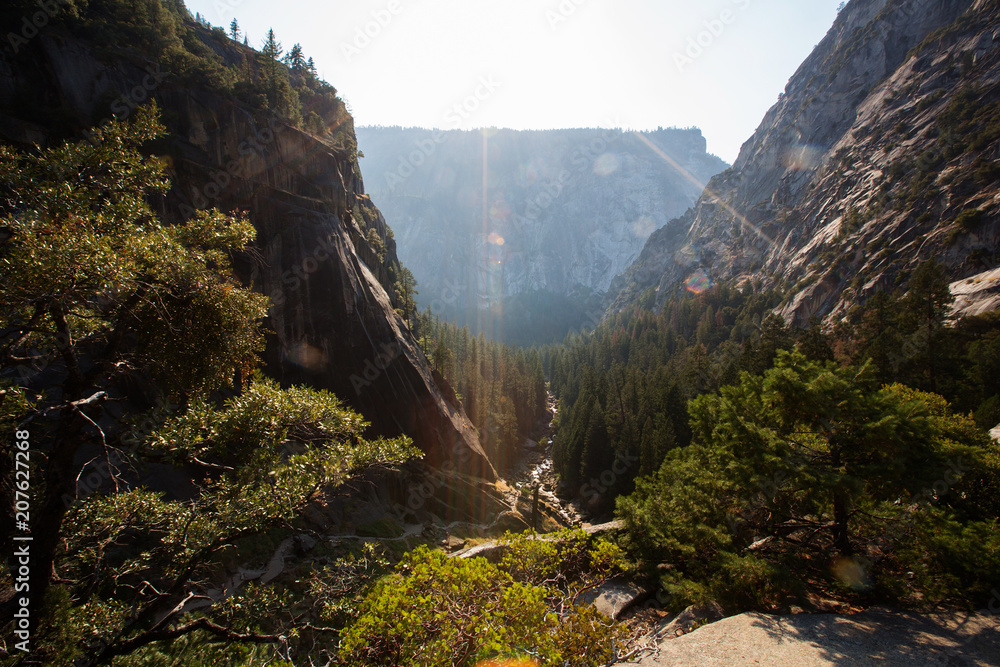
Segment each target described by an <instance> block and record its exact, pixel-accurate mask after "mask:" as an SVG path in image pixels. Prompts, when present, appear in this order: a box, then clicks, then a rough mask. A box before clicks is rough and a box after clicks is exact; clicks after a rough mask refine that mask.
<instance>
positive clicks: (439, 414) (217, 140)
mask: <svg viewBox="0 0 1000 667" xmlns="http://www.w3.org/2000/svg"><path fill="white" fill-rule="evenodd" d="M54 23H56V22H54ZM70 24H71V25H72V21H70ZM186 29H187V30H189V31H190V33H189V35H188V37H189V41H190V37H191V34H194V35H195V36H196V37H197V40H196V41H195V44H196V46H197V47H198V48H199V49H201V50H202V51H206V52H207V53H209V55H211V53H214V54H215V56H213V57H214V58H215V59H216V60H221V61H223V62H226V63H230V64H231V63H233V62H236V63H240V62H242V63H243V64H244V65H246V63H248V62H251V61H254V59H255V58H256V54H255V53H254V52H253V51H252V50H250V49H248V48H246V47H243V46H240V45H238V44H236V43H235V42H233V41H231V40H229V39H228V38H226V37H225V35H224V34H221V33H218V32H217V31H209V30H206V29H204V28H202V27H198V26H191V25H188V26H187V27H186ZM207 57H208V56H206V58H207ZM178 63H181V64H183V61H182V60H180V59H179V58H176V57H172V59H171V60H169V66H168V65H164V63H163V62H162V61H160V62H157V61H154V60H151V59H149V58H146V57H143V56H140V55H138V54H137V53H135V52H134V51H129V50H120V51H114V50H109V48H108V47H107V46H105V45H103V44H101V43H100V42H99V41H97V40H94V39H90V38H88V36H87V35H86V34H85V33H83V32H81V31H79V30H72V29H67V28H65V27H61V26H56V27H52V28H50V29H48V30H45V31H42V32H41V34H39V35H38V36H37V37H34V38H33V39H31V40H30V41H29V42H28V43H27V44H25V45H21V46H20V48H19V49H18V52H17V53H11V52H9V51H8V52H5V53H4V54H3V55H2V57H0V138H2V139H3V140H5V141H8V142H11V143H14V144H18V145H30V144H32V143H37V144H48V143H53V142H55V141H57V140H60V139H63V138H73V139H79V138H82V137H84V136H86V132H88V131H89V130H88V128H90V127H91V126H93V125H99V123H100V121H101V120H102V119H103V118H109V117H110V116H111V114H114V115H116V116H118V117H119V118H124V117H127V116H128V115H129V114H130V113H131V112H132V110H133V109H134V108H135V107H136V105H137V104H139V103H141V102H145V101H146V100H147V99H149V98H153V97H155V99H156V100H157V102H158V103H159V105H160V107H161V108H162V109H163V120H164V122H165V124H166V125H167V127H168V132H169V137H168V138H167V139H166V140H164V141H163V142H162V143H160V144H157V145H155V146H153V147H151V149H152V150H154V151H155V152H156V153H157V154H158V155H160V156H163V157H165V158H166V159H167V160H168V162H169V164H170V171H171V173H172V176H173V184H174V186H173V188H172V189H171V191H170V192H169V193H168V194H167V196H166V197H165V198H164V199H163V200H162V201H161V202H159V203H158V206H159V207H160V208H161V209H162V212H163V215H164V216H165V218H166V219H179V218H182V217H185V216H187V215H189V214H190V213H191V212H193V209H195V208H210V207H218V208H219V209H221V210H225V211H228V210H236V209H238V210H246V211H248V213H249V215H248V217H249V219H250V220H251V221H252V222H253V223H254V225H255V227H256V229H257V239H256V242H255V247H254V251H253V252H251V253H248V254H246V255H245V256H243V257H240V258H237V265H238V267H239V270H240V273H241V277H242V278H243V279H244V281H245V282H246V283H248V284H252V285H253V287H254V288H255V289H257V290H259V291H261V292H262V293H264V294H266V295H268V296H270V297H271V299H272V303H273V306H272V308H271V310H270V312H269V318H268V321H266V322H265V327H266V328H267V329H270V330H271V331H273V335H270V336H269V337H268V347H267V351H266V354H265V361H266V365H267V370H268V372H269V373H271V374H272V375H274V376H275V377H277V378H278V379H280V380H281V381H282V382H286V383H298V382H305V383H308V384H311V385H313V386H315V387H318V388H324V389H330V390H332V391H334V392H335V393H336V394H337V395H338V396H340V397H341V398H342V399H344V400H345V401H346V402H348V403H350V404H351V405H352V406H353V407H355V408H356V409H357V410H358V411H360V412H361V413H362V414H364V415H365V417H366V418H367V419H369V420H370V421H372V423H373V427H374V430H375V432H376V433H378V434H382V435H386V436H393V435H399V434H401V433H405V434H407V435H410V436H411V437H413V438H414V440H415V442H416V443H417V444H418V446H420V447H421V448H422V449H423V450H424V451H425V452H427V454H428V461H429V462H430V463H432V464H434V465H442V464H446V463H448V462H451V461H454V462H455V464H456V465H458V466H459V467H460V468H462V469H464V470H465V471H467V472H471V473H475V474H477V475H483V476H487V477H492V476H493V475H494V471H493V469H492V465H491V464H490V462H489V460H488V459H487V457H486V455H485V454H484V452H483V450H482V448H481V446H480V443H479V441H478V437H477V435H476V433H475V431H474V430H473V429H472V428H471V427H470V425H469V423H468V420H467V418H466V417H465V416H464V414H463V413H462V411H461V409H460V408H459V407H457V406H456V405H455V404H454V403H452V402H449V400H447V399H446V395H447V392H446V391H442V389H441V388H439V386H438V383H437V382H436V380H435V378H434V377H433V374H432V371H431V369H430V367H429V366H428V364H427V362H426V360H425V358H424V357H423V354H422V353H421V352H420V350H419V347H418V346H417V344H416V342H415V341H414V339H413V337H412V335H411V334H410V332H409V330H408V328H407V327H406V325H405V324H404V323H403V321H402V320H401V319H400V317H399V316H398V315H397V314H396V312H395V311H394V307H395V306H398V305H399V301H398V298H397V297H396V295H395V294H394V293H393V288H392V282H393V281H392V275H391V274H392V273H393V272H398V270H399V265H398V261H397V260H396V257H395V246H394V242H393V240H392V238H391V232H390V231H389V230H388V227H387V226H386V224H385V220H384V219H383V218H382V216H381V214H380V213H379V211H378V209H377V208H375V207H374V205H373V204H372V203H371V200H370V199H369V198H368V197H367V196H366V195H365V194H364V186H363V182H362V179H361V175H360V169H359V166H358V163H357V157H356V151H355V149H354V145H355V144H354V135H353V119H351V118H350V116H349V114H347V113H346V111H345V110H344V109H343V107H342V103H339V104H335V105H333V107H327V108H319V111H321V112H323V113H325V116H324V117H323V118H322V121H323V125H324V127H323V128H322V132H319V133H318V132H307V131H304V130H303V129H299V128H298V127H296V125H295V124H294V123H292V122H289V121H286V120H283V119H282V118H280V117H279V116H278V115H277V114H275V113H273V112H268V111H263V110H261V109H260V108H254V106H252V105H248V104H246V103H245V102H244V101H242V100H240V99H237V98H235V97H233V96H230V95H226V94H224V93H222V92H220V86H219V85H218V84H217V83H216V82H215V81H214V80H212V79H210V78H208V77H204V78H203V79H199V75H198V73H197V72H195V73H194V74H192V73H191V71H180V70H179V68H178ZM246 66H247V67H249V65H246ZM204 79H207V80H204ZM314 115H316V114H314ZM317 119H319V116H318V115H316V118H312V119H311V120H312V121H313V123H314V124H315V121H316V120H317Z"/></svg>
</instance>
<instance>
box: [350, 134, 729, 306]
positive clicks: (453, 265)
mask: <svg viewBox="0 0 1000 667" xmlns="http://www.w3.org/2000/svg"><path fill="white" fill-rule="evenodd" d="M358 146H359V148H360V149H361V150H362V152H363V153H364V155H365V157H364V159H363V160H362V164H363V165H364V168H365V172H366V174H368V186H369V192H370V194H371V196H372V199H373V200H374V201H375V202H376V203H377V204H378V206H379V208H381V209H382V211H383V212H385V214H386V218H387V219H388V220H389V221H390V223H391V224H392V226H393V228H394V229H395V231H396V233H397V238H398V240H399V242H400V247H401V250H400V258H401V259H402V260H403V263H404V264H405V265H406V266H407V267H408V268H410V269H411V270H412V271H413V273H414V275H415V277H416V278H417V281H418V283H419V284H420V298H421V301H422V303H423V304H424V305H434V308H435V310H436V311H438V312H439V313H441V314H446V315H454V314H455V313H457V312H459V311H460V310H468V311H475V310H476V309H479V308H487V307H489V306H491V305H494V304H496V303H498V302H499V301H500V300H502V299H503V298H504V297H511V296H513V295H517V294H521V293H526V292H532V291H535V290H543V291H546V292H549V293H553V294H559V295H567V294H571V293H575V292H579V291H583V292H590V291H592V292H599V293H603V292H605V291H607V289H608V286H609V285H610V283H611V280H612V278H613V277H614V276H615V275H617V274H618V273H620V272H621V271H623V270H625V268H626V267H627V266H628V265H629V264H630V263H631V262H632V261H633V260H634V259H635V258H636V257H637V256H638V254H639V251H640V250H641V249H642V246H643V244H644V243H645V241H646V239H647V238H648V237H649V235H650V234H651V233H652V232H653V231H654V230H656V229H658V228H660V227H662V226H663V225H665V224H667V222H668V221H670V220H671V219H672V218H673V217H675V216H677V215H680V214H681V213H683V212H684V211H685V210H686V209H687V208H688V207H690V206H691V205H692V204H693V203H694V202H695V201H696V200H697V198H698V196H699V195H700V194H701V192H702V190H703V188H704V186H705V183H707V182H708V179H709V178H710V177H712V176H713V175H715V174H717V173H719V172H720V171H722V170H723V169H724V168H725V167H726V164H725V163H724V162H723V161H722V160H721V159H719V158H717V157H715V156H713V155H709V154H708V153H707V152H706V143H705V139H704V137H703V136H702V135H701V132H700V130H697V129H688V130H677V129H666V130H658V131H656V132H649V133H644V134H641V135H640V134H635V133H629V132H621V131H618V130H600V129H578V130H540V131H514V130H483V131H478V130H477V131H460V130H451V131H435V130H421V129H401V128H359V129H358ZM484 151H485V154H484ZM484 167H485V173H484ZM484 187H485V193H484ZM470 319H471V318H470ZM591 326H592V324H591Z"/></svg>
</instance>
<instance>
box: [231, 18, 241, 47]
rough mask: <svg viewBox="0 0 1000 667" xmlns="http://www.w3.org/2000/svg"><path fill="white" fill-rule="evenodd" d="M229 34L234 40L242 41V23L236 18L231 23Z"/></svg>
mask: <svg viewBox="0 0 1000 667" xmlns="http://www.w3.org/2000/svg"><path fill="white" fill-rule="evenodd" d="M229 36H230V37H231V38H232V40H233V41H234V42H238V41H240V24H239V21H237V20H236V19H233V20H232V21H231V22H230V24H229Z"/></svg>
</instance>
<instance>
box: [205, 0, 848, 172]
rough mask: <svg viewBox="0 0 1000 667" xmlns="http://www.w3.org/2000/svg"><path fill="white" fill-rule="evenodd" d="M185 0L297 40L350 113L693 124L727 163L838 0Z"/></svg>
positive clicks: (457, 120)
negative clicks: (695, 0) (271, 28)
mask: <svg viewBox="0 0 1000 667" xmlns="http://www.w3.org/2000/svg"><path fill="white" fill-rule="evenodd" d="M186 3H187V5H188V8H189V9H190V10H191V12H192V13H194V12H201V13H202V14H203V15H204V16H205V18H206V19H208V21H210V22H211V23H212V24H213V25H223V26H228V25H229V23H230V21H231V20H232V19H233V18H234V17H235V18H237V19H238V20H239V23H240V26H241V27H242V28H243V29H245V31H246V32H247V34H248V35H249V37H250V42H251V44H252V45H254V46H256V47H258V48H259V47H260V44H261V42H262V41H263V38H264V35H265V34H266V32H267V29H268V28H269V27H273V28H274V31H275V34H276V35H277V37H278V40H279V41H280V42H281V43H282V44H283V46H284V47H285V49H286V50H287V49H288V48H290V47H291V46H292V45H293V44H294V43H296V42H298V43H301V44H302V46H303V49H304V50H305V55H306V56H307V57H308V56H312V57H313V58H314V59H315V61H316V65H317V68H318V69H319V72H320V75H321V76H322V77H323V78H324V79H326V80H327V81H329V82H330V83H331V84H333V85H334V86H335V87H336V88H337V89H338V91H339V92H340V94H341V95H342V96H343V97H344V98H345V99H346V100H347V102H348V104H349V105H350V107H351V110H352V111H353V112H354V116H355V120H356V122H357V124H358V125H408V126H421V127H443V128H452V127H463V128H473V127H484V126H485V127H489V126H496V127H510V128H516V129H529V128H534V129H544V128H565V127H624V128H630V129H637V130H644V129H653V128H656V127H658V126H663V127H670V126H677V127H687V126H697V127H700V128H701V129H702V131H703V132H704V134H705V137H706V138H707V139H708V149H709V151H710V152H712V153H715V154H716V155H719V156H720V157H722V158H723V159H725V160H726V161H727V162H732V161H733V160H735V159H736V156H737V154H738V153H739V148H740V145H741V144H742V143H743V142H744V141H745V140H746V139H748V138H749V137H750V135H751V134H752V133H753V131H754V129H756V127H757V125H758V124H759V123H760V120H761V118H762V117H763V115H764V112H765V111H767V109H768V108H769V107H770V106H771V105H772V104H773V103H774V102H775V101H776V99H777V96H778V93H779V92H781V91H782V90H783V89H784V86H785V83H786V82H787V81H788V78H789V77H790V76H791V75H792V74H793V73H794V71H795V69H796V68H797V67H798V66H799V64H800V63H801V62H802V60H803V59H804V58H805V57H806V56H807V55H808V54H809V52H810V51H811V50H812V48H813V46H814V45H815V44H817V43H818V42H819V41H820V39H822V37H823V35H825V34H826V31H827V30H828V29H829V27H830V26H831V25H832V23H833V19H834V17H835V16H836V8H837V5H839V4H840V0H808V1H807V2H803V1H802V0H701V1H699V2H696V3H695V2H690V1H688V2H681V1H680V0H351V1H350V2H346V1H345V0H325V1H324V0H284V1H283V2H276V1H275V0H186ZM363 148H364V147H362V149H363Z"/></svg>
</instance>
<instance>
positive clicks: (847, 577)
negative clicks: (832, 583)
mask: <svg viewBox="0 0 1000 667" xmlns="http://www.w3.org/2000/svg"><path fill="white" fill-rule="evenodd" d="M832 570H833V576H835V577H837V579H839V580H840V581H841V582H842V583H843V584H844V585H845V586H849V587H850V588H851V589H853V590H855V591H864V590H868V589H869V588H871V585H872V582H871V577H869V576H868V570H867V569H866V568H865V566H864V565H862V564H861V563H859V562H858V561H857V559H854V558H840V559H838V560H837V562H835V563H834V564H833V568H832Z"/></svg>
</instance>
